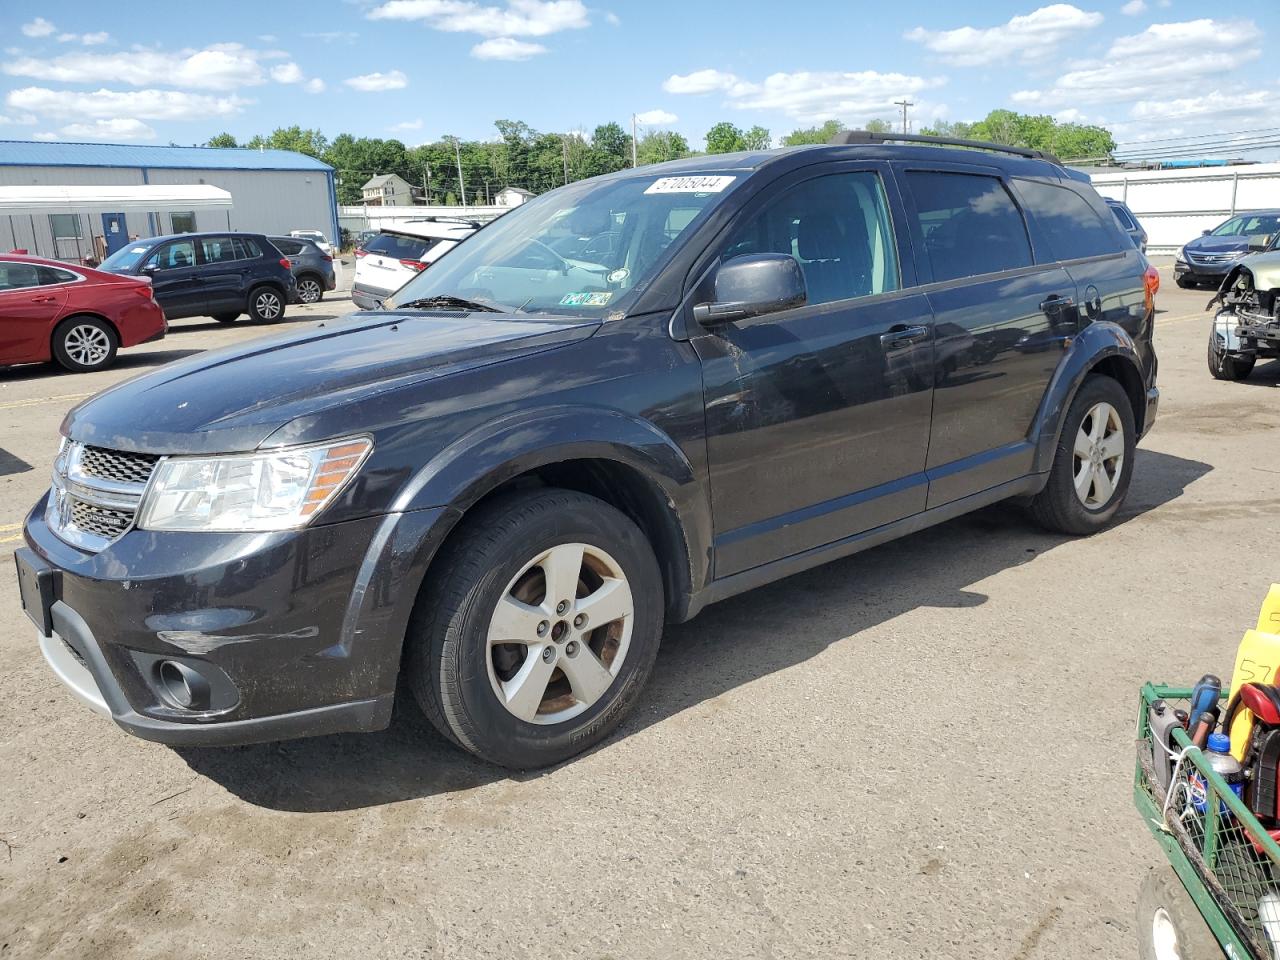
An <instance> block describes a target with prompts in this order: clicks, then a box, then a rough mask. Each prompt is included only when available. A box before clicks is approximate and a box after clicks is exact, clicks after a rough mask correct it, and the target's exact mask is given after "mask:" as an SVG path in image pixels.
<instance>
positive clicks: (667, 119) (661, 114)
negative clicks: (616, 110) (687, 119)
mask: <svg viewBox="0 0 1280 960" xmlns="http://www.w3.org/2000/svg"><path fill="white" fill-rule="evenodd" d="M679 119H680V118H679V117H677V116H676V115H675V114H674V113H668V112H667V111H666V110H646V111H645V112H644V113H637V114H636V123H642V124H644V125H645V126H646V127H651V126H655V125H657V124H661V123H675V122H676V121H677V120H679Z"/></svg>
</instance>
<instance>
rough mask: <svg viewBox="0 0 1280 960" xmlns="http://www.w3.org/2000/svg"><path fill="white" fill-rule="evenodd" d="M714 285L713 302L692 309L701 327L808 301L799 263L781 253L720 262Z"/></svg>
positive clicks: (799, 304)
mask: <svg viewBox="0 0 1280 960" xmlns="http://www.w3.org/2000/svg"><path fill="white" fill-rule="evenodd" d="M715 288H716V293H715V300H714V301H713V302H711V303H699V304H697V305H696V306H694V308H693V318H694V319H695V320H697V321H698V322H699V323H700V324H702V325H703V326H704V327H712V326H715V325H716V324H720V323H728V322H730V321H732V320H744V319H746V318H747V317H758V316H761V315H762V314H766V313H777V312H778V311H779V310H790V309H791V308H792V307H799V306H803V305H804V304H805V303H807V302H808V300H809V294H808V291H807V290H806V289H805V285H804V273H803V272H802V271H801V270H800V264H798V263H796V259H795V257H789V256H787V255H786V254H782V253H756V254H751V255H749V256H745V257H735V258H734V259H732V260H730V261H729V262H728V263H723V264H721V265H720V269H719V270H717V271H716V281H715Z"/></svg>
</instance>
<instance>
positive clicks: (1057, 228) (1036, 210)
mask: <svg viewBox="0 0 1280 960" xmlns="http://www.w3.org/2000/svg"><path fill="white" fill-rule="evenodd" d="M1014 189H1015V190H1017V191H1018V196H1019V197H1020V198H1021V199H1022V203H1023V206H1025V207H1026V208H1027V209H1028V210H1029V211H1031V215H1032V216H1033V217H1035V220H1036V223H1037V224H1039V226H1040V230H1041V232H1042V233H1044V235H1045V238H1046V239H1047V240H1048V242H1049V247H1050V248H1051V249H1052V251H1053V255H1054V257H1055V258H1056V259H1058V260H1075V259H1076V258H1078V257H1097V256H1101V255H1103V254H1107V253H1117V252H1119V251H1120V250H1122V249H1124V248H1123V247H1121V245H1120V237H1119V236H1118V235H1117V232H1116V230H1115V229H1114V228H1113V227H1112V226H1111V224H1109V223H1107V222H1105V221H1104V220H1103V219H1102V218H1101V217H1100V216H1098V214H1097V213H1096V212H1094V209H1093V207H1091V206H1089V204H1088V202H1087V201H1086V200H1085V199H1084V197H1082V196H1080V194H1078V193H1076V192H1075V191H1074V190H1068V189H1067V188H1066V187H1057V186H1054V185H1053V184H1051V183H1042V182H1041V181H1039V180H1016V181H1014ZM1116 215H1117V216H1119V210H1116Z"/></svg>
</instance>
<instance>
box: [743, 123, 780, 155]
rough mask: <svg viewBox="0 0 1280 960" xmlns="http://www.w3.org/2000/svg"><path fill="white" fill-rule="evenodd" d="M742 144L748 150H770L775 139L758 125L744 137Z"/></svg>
mask: <svg viewBox="0 0 1280 960" xmlns="http://www.w3.org/2000/svg"><path fill="white" fill-rule="evenodd" d="M742 142H743V144H745V145H746V148H747V149H748V150H768V149H769V148H770V147H771V146H773V137H771V136H770V135H769V131H768V130H766V129H765V128H764V127H762V126H760V125H759V124H756V125H755V126H754V127H752V128H751V129H750V130H748V131H747V132H746V133H744V134H743V135H742Z"/></svg>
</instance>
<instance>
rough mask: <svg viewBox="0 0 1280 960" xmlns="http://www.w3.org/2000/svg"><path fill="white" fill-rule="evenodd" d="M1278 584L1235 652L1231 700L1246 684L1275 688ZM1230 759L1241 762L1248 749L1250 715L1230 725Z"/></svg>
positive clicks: (1279, 659) (1279, 657)
mask: <svg viewBox="0 0 1280 960" xmlns="http://www.w3.org/2000/svg"><path fill="white" fill-rule="evenodd" d="M1278 669H1280V583H1273V584H1272V585H1271V589H1270V590H1269V591H1268V592H1267V598H1266V599H1265V600H1264V601H1262V609H1261V610H1260V611H1259V613H1258V626H1257V628H1256V629H1254V630H1246V631H1245V634H1244V639H1243V640H1241V641H1240V646H1239V648H1238V649H1237V650H1236V665H1235V669H1234V670H1233V671H1232V673H1231V690H1230V696H1232V697H1234V696H1235V695H1236V691H1237V690H1239V689H1240V687H1241V686H1243V685H1244V684H1246V683H1266V684H1273V685H1275V684H1277V681H1280V676H1277V670H1278ZM1229 732H1230V734H1231V755H1232V756H1233V757H1235V758H1236V759H1237V760H1244V752H1245V750H1247V749H1248V747H1249V735H1250V734H1251V733H1252V732H1253V714H1252V713H1250V712H1249V711H1248V710H1240V711H1239V712H1237V714H1236V718H1235V720H1234V721H1233V722H1232V724H1231V730H1230V731H1229Z"/></svg>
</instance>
